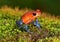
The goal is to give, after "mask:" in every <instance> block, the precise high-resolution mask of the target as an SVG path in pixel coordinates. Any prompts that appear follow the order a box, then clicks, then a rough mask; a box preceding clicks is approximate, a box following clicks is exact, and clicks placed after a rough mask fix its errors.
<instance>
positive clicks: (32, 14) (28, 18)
mask: <svg viewBox="0 0 60 42" xmlns="http://www.w3.org/2000/svg"><path fill="white" fill-rule="evenodd" d="M40 14H41V12H40V10H36V11H29V12H26V13H25V14H24V15H23V16H22V18H21V19H22V22H23V23H24V24H29V23H31V22H32V21H34V20H35V19H36V18H37V17H38V16H40Z"/></svg>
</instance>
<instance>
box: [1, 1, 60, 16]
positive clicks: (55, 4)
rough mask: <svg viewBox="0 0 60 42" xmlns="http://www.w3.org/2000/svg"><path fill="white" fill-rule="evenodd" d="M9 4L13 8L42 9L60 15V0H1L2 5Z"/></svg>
mask: <svg viewBox="0 0 60 42" xmlns="http://www.w3.org/2000/svg"><path fill="white" fill-rule="evenodd" d="M4 5H8V6H10V7H12V8H14V7H15V6H19V7H20V8H26V7H27V8H31V9H37V8H38V9H40V10H41V11H44V12H49V13H52V14H55V15H60V0H0V7H1V6H4Z"/></svg>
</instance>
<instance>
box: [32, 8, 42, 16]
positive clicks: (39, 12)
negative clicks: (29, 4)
mask: <svg viewBox="0 0 60 42" xmlns="http://www.w3.org/2000/svg"><path fill="white" fill-rule="evenodd" d="M40 15H41V11H40V10H39V9H37V10H36V11H34V12H33V16H34V17H38V16H40Z"/></svg>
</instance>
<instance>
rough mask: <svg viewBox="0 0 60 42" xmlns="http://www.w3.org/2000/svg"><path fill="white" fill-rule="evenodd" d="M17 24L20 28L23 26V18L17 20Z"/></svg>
mask: <svg viewBox="0 0 60 42" xmlns="http://www.w3.org/2000/svg"><path fill="white" fill-rule="evenodd" d="M16 24H17V26H18V27H19V28H22V26H23V22H22V20H17V21H16Z"/></svg>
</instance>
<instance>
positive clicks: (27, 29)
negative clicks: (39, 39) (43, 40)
mask: <svg viewBox="0 0 60 42" xmlns="http://www.w3.org/2000/svg"><path fill="white" fill-rule="evenodd" d="M24 29H25V30H26V31H27V32H30V30H29V28H28V25H27V24H25V25H24Z"/></svg>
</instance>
